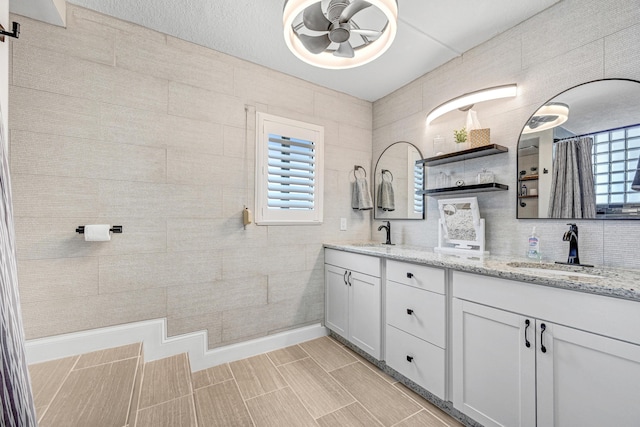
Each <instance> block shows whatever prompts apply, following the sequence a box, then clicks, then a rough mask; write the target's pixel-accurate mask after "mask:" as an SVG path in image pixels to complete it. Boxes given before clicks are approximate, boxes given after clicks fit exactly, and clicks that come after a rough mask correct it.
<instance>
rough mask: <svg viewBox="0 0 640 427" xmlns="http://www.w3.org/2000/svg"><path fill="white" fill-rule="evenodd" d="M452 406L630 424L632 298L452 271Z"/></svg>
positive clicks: (634, 356)
mask: <svg viewBox="0 0 640 427" xmlns="http://www.w3.org/2000/svg"><path fill="white" fill-rule="evenodd" d="M452 277H453V280H452V292H453V297H454V298H453V303H452V321H453V324H452V342H451V346H452V348H451V350H452V377H453V381H452V382H453V384H452V386H453V393H452V395H453V405H454V407H455V408H456V409H458V410H460V411H461V412H463V413H465V414H467V415H468V416H470V417H471V418H473V419H475V420H476V421H478V422H479V423H481V424H483V425H484V426H487V427H488V426H536V425H537V426H544V427H547V426H605V425H606V426H614V425H615V426H633V425H638V420H640V405H638V402H639V399H640V330H639V329H640V328H638V325H640V303H638V302H634V301H628V300H622V299H616V298H610V297H604V296H597V295H591V294H586V293H581V292H575V291H569V290H563V289H557V288H551V287H545V286H540V285H531V284H526V283H521V282H515V281H510V280H504V279H496V278H491V277H487V276H479V275H474V274H469V273H461V272H453V274H452Z"/></svg>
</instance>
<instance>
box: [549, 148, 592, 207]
mask: <svg viewBox="0 0 640 427" xmlns="http://www.w3.org/2000/svg"><path fill="white" fill-rule="evenodd" d="M554 150H555V154H554V156H553V174H552V177H551V195H550V199H549V212H548V216H549V218H595V217H596V196H595V187H594V182H593V160H592V155H593V154H592V150H593V138H591V137H583V138H573V139H569V140H564V141H559V142H557V143H556V144H555V146H554Z"/></svg>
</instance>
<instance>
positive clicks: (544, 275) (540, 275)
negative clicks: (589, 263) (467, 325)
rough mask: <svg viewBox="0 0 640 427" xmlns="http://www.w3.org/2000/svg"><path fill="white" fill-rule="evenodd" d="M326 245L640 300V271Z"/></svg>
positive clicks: (366, 245)
mask: <svg viewBox="0 0 640 427" xmlns="http://www.w3.org/2000/svg"><path fill="white" fill-rule="evenodd" d="M324 247H325V248H330V249H337V250H341V251H347V252H354V253H359V254H363V255H372V256H377V257H381V258H386V259H394V260H398V261H406V262H412V263H416V264H424V265H429V266H432V267H443V268H450V269H453V270H457V271H465V272H468V273H476V274H483V275H485V276H493V277H499V278H501V279H508V280H517V281H519V282H527V283H534V284H538V285H544V286H551V287H555V288H562V289H570V290H574V291H581V292H588V293H592V294H598V295H604V296H609V297H616V298H623V299H628V300H635V301H640V270H625V269H619V268H604V267H598V266H596V267H594V268H589V267H576V266H569V265H562V264H552V263H532V262H529V260H527V259H526V258H505V257H495V256H486V257H483V258H464V257H461V256H456V255H448V254H439V253H435V252H433V250H431V249H426V248H420V247H415V246H403V245H398V246H387V245H383V244H380V243H350V244H328V243H325V245H324ZM540 267H542V268H540ZM572 273H575V274H572Z"/></svg>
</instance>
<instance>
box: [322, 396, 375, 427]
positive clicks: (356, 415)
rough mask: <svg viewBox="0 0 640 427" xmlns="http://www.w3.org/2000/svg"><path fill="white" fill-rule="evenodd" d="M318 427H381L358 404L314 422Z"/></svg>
mask: <svg viewBox="0 0 640 427" xmlns="http://www.w3.org/2000/svg"><path fill="white" fill-rule="evenodd" d="M316 421H317V422H318V424H320V427H382V424H380V423H379V422H378V420H376V419H375V418H373V416H372V415H371V414H370V413H368V412H367V410H366V409H364V407H363V406H362V405H361V404H359V403H358V402H356V403H352V404H351V405H349V406H345V407H344V408H341V409H338V410H337V411H335V412H332V413H330V414H327V415H325V416H323V417H320V418H318V419H317V420H316Z"/></svg>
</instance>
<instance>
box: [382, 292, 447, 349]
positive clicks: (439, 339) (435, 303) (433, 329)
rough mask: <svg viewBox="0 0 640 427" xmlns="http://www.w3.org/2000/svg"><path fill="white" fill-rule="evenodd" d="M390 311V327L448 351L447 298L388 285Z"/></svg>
mask: <svg viewBox="0 0 640 427" xmlns="http://www.w3.org/2000/svg"><path fill="white" fill-rule="evenodd" d="M386 308H387V311H386V314H387V323H388V324H389V325H392V326H395V327H396V328H398V329H400V330H402V331H405V332H408V333H410V334H411V335H415V336H417V337H418V338H421V339H423V340H426V341H429V342H430V343H432V344H435V345H437V346H440V347H443V348H444V346H445V341H444V331H445V325H444V322H445V314H444V310H445V300H444V295H441V294H436V293H434V292H429V291H425V290H422V289H418V288H414V287H411V286H406V285H401V284H399V283H395V282H387V307H386Z"/></svg>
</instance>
